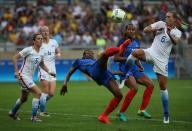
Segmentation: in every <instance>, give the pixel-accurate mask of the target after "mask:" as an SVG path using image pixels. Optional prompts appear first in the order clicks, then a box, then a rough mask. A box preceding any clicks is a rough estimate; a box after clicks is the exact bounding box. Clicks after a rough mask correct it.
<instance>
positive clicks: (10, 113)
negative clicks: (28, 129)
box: [9, 110, 21, 121]
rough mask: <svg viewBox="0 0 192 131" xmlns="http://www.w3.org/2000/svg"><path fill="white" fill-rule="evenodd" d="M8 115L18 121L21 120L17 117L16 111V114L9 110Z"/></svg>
mask: <svg viewBox="0 0 192 131" xmlns="http://www.w3.org/2000/svg"><path fill="white" fill-rule="evenodd" d="M9 116H10V117H11V118H12V119H13V120H18V121H20V120H21V119H20V118H19V115H18V113H16V114H15V115H14V114H13V112H12V111H11V110H10V111H9Z"/></svg>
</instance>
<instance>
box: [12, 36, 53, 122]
mask: <svg viewBox="0 0 192 131" xmlns="http://www.w3.org/2000/svg"><path fill="white" fill-rule="evenodd" d="M32 39H33V41H32V43H33V45H32V46H30V47H27V48H24V49H23V50H22V51H20V52H19V53H17V54H15V55H14V56H13V64H14V70H15V73H14V75H15V77H16V78H17V79H18V82H19V84H20V85H21V86H22V90H21V96H20V98H18V99H17V101H16V103H15V105H14V107H13V108H12V109H11V110H10V111H9V116H10V117H12V118H13V119H16V120H20V118H19V117H18V115H17V111H18V110H19V108H20V107H21V105H22V104H23V103H24V102H26V101H27V98H28V95H29V92H31V93H32V94H33V100H32V117H31V120H32V121H41V120H40V119H39V118H38V117H37V110H38V106H39V98H40V96H41V90H40V89H39V88H38V87H37V86H36V84H35V83H34V81H33V76H34V73H35V70H36V68H37V67H38V66H39V65H40V66H41V68H43V69H44V70H45V71H46V72H48V73H49V74H50V75H52V76H55V74H54V73H51V71H49V69H48V68H47V67H46V66H45V64H44V62H43V56H44V52H43V49H40V48H41V45H42V42H43V37H42V35H41V34H40V33H35V34H34V35H33V37H32ZM19 58H23V59H24V61H23V64H22V66H21V68H20V70H18V66H17V61H18V59H19Z"/></svg>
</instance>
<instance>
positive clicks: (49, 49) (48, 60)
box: [40, 39, 58, 74]
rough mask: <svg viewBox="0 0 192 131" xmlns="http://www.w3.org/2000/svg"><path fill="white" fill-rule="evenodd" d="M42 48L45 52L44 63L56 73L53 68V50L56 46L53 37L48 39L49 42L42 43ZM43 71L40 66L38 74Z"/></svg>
mask: <svg viewBox="0 0 192 131" xmlns="http://www.w3.org/2000/svg"><path fill="white" fill-rule="evenodd" d="M42 48H43V50H44V52H45V54H44V57H43V58H44V63H45V65H46V66H47V68H48V69H49V70H50V71H51V72H53V73H56V69H55V57H56V55H55V50H56V48H58V43H57V41H56V40H54V39H49V43H47V44H45V43H43V44H42ZM44 73H45V71H44V70H43V69H41V68H40V74H44Z"/></svg>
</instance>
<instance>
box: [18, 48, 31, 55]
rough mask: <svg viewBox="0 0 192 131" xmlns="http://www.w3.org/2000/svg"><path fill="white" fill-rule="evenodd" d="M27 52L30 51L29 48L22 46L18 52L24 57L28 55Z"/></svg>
mask: <svg viewBox="0 0 192 131" xmlns="http://www.w3.org/2000/svg"><path fill="white" fill-rule="evenodd" d="M29 53H30V49H29V48H24V49H23V50H21V51H20V52H19V54H20V55H21V57H26V56H28V55H29Z"/></svg>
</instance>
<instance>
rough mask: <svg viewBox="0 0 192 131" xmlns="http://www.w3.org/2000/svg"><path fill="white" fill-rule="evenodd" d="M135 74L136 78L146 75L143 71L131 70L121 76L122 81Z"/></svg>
mask: <svg viewBox="0 0 192 131" xmlns="http://www.w3.org/2000/svg"><path fill="white" fill-rule="evenodd" d="M131 75H132V76H133V77H134V78H135V79H138V78H139V77H142V76H144V75H145V74H144V73H143V72H140V71H139V70H129V71H128V72H127V73H126V74H125V75H122V76H120V81H121V80H124V79H126V78H128V77H129V76H131Z"/></svg>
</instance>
